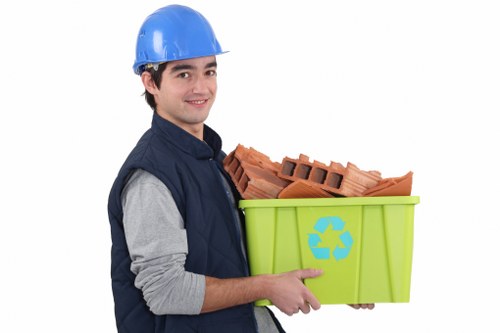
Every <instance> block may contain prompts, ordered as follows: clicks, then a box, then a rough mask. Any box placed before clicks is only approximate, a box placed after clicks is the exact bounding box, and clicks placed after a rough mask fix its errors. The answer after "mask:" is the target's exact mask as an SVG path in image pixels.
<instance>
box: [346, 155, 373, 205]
mask: <svg viewBox="0 0 500 333" xmlns="http://www.w3.org/2000/svg"><path fill="white" fill-rule="evenodd" d="M381 180H382V176H381V174H380V172H378V171H363V170H360V169H359V168H358V167H357V166H356V165H355V164H353V163H351V162H348V163H347V166H346V171H345V175H344V179H343V181H342V184H341V185H340V192H341V193H342V194H343V195H345V196H346V197H360V196H363V192H365V191H366V190H367V189H369V188H372V187H374V186H376V185H377V184H378V183H379V182H380V181H381Z"/></svg>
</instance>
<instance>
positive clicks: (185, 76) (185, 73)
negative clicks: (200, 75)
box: [178, 72, 191, 79]
mask: <svg viewBox="0 0 500 333" xmlns="http://www.w3.org/2000/svg"><path fill="white" fill-rule="evenodd" d="M178 77H180V78H181V79H187V78H189V77H191V75H189V73H188V72H182V73H180V74H179V75H178Z"/></svg>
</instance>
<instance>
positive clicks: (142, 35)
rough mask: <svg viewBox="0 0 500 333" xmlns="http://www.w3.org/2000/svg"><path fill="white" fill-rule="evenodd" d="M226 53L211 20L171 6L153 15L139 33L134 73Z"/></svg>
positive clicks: (187, 9) (190, 10) (179, 7)
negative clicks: (168, 63)
mask: <svg viewBox="0 0 500 333" xmlns="http://www.w3.org/2000/svg"><path fill="white" fill-rule="evenodd" d="M222 53H225V52H224V51H222V49H221V47H220V44H219V42H218V41H217V38H216V37H215V33H214V31H213V29H212V27H211V26H210V23H209V22H208V21H207V19H206V18H205V17H204V16H203V15H201V14H200V13H199V12H197V11H195V10H193V9H191V8H189V7H186V6H181V5H169V6H166V7H163V8H160V9H158V10H156V11H155V12H154V13H152V14H151V15H149V16H148V17H147V18H146V20H145V21H144V23H143V24H142V26H141V29H140V30H139V35H138V36H137V45H136V52H135V54H136V58H135V62H134V66H133V69H134V72H135V73H136V74H139V75H140V74H141V73H142V72H143V71H144V68H145V66H146V65H149V64H157V63H163V62H167V61H173V60H182V59H190V58H198V57H206V56H211V55H217V54H222Z"/></svg>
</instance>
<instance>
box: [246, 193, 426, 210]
mask: <svg viewBox="0 0 500 333" xmlns="http://www.w3.org/2000/svg"><path fill="white" fill-rule="evenodd" d="M418 203H420V197H419V196H392V197H347V198H305V199H247V200H240V202H239V207H240V208H279V207H306V206H307V207H327V206H380V205H416V204H418Z"/></svg>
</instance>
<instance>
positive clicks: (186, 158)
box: [108, 114, 257, 333]
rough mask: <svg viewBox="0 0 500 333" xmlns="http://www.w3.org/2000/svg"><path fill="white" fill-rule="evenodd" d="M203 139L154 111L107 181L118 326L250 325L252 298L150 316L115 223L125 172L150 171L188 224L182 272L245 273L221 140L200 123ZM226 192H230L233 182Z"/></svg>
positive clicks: (129, 332) (130, 329)
mask: <svg viewBox="0 0 500 333" xmlns="http://www.w3.org/2000/svg"><path fill="white" fill-rule="evenodd" d="M204 141H205V142H203V141H200V140H198V139H197V138H195V137H194V136H192V135H191V134H189V133H188V132H186V131H184V130H182V129H181V128H179V127H177V126H175V125H174V124H172V123H170V122H168V121H166V120H165V119H163V118H161V117H160V116H158V115H157V114H155V115H154V116H153V121H152V126H151V129H149V130H148V131H147V132H146V133H145V134H144V135H143V136H142V138H141V139H140V140H139V142H138V144H137V146H136V147H135V148H134V149H133V150H132V152H131V153H130V155H129V156H128V158H127V160H126V161H125V163H124V165H123V166H122V168H121V170H120V172H119V174H118V176H117V178H116V180H115V183H114V184H113V188H112V189H111V193H110V196H109V203H108V213H109V219H110V223H111V234H112V241H113V246H112V250H111V255H112V258H111V259H112V263H111V266H112V267H111V277H112V286H113V295H114V300H115V315H116V323H117V327H118V332H121V333H153V332H154V333H160V332H161V333H164V332H174V333H178V332H207V333H209V332H214V333H225V332H227V333H239V332H241V333H243V332H245V333H247V332H248V333H250V332H251V333H255V332H257V328H256V321H255V317H254V313H253V306H252V305H251V304H245V305H240V306H235V307H232V308H228V309H224V310H220V311H215V312H211V313H206V314H200V315H197V316H187V315H164V316H156V315H154V314H153V313H152V312H150V310H149V308H148V307H147V305H146V302H145V300H144V298H143V295H142V292H141V291H140V290H139V289H137V288H136V287H135V286H134V279H135V275H134V274H133V273H132V272H131V271H130V263H131V260H130V256H129V252H128V249H127V245H126V242H125V235H124V231H123V224H122V217H123V211H122V205H121V192H122V189H123V187H124V185H125V184H126V181H127V179H128V177H129V175H130V174H131V172H132V171H133V170H135V169H138V168H140V169H144V170H146V171H148V172H150V173H152V174H153V175H155V176H156V177H157V178H159V179H160V180H161V181H162V182H163V183H165V185H167V187H168V188H169V189H170V191H171V192H172V196H173V198H174V200H175V202H176V204H177V207H178V209H179V211H180V213H181V215H182V217H183V219H184V223H185V227H186V230H187V237H188V247H189V253H188V255H187V258H186V264H185V268H186V270H187V271H190V272H194V273H198V274H203V275H208V276H212V277H217V278H231V277H242V276H247V275H248V273H247V272H248V267H247V266H246V261H245V259H244V257H243V253H242V251H241V245H240V239H239V233H238V232H237V229H236V222H235V217H234V216H233V211H232V208H231V206H230V202H229V199H228V197H227V194H226V192H225V189H224V186H223V183H222V179H221V176H220V173H221V172H222V173H223V174H224V175H225V176H226V177H227V174H226V173H225V171H224V169H223V167H222V160H223V158H224V157H225V155H224V153H223V152H222V151H221V146H222V142H221V139H220V137H219V135H218V134H217V133H216V132H215V131H213V130H212V129H211V128H210V127H208V126H206V125H205V128H204ZM228 180H229V178H228ZM229 183H230V184H232V183H231V182H230V181H229ZM233 192H234V194H235V195H237V192H236V190H235V189H234V187H233Z"/></svg>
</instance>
